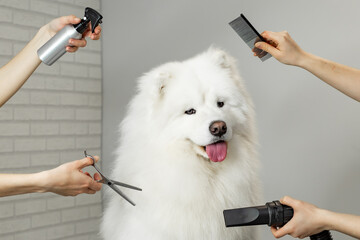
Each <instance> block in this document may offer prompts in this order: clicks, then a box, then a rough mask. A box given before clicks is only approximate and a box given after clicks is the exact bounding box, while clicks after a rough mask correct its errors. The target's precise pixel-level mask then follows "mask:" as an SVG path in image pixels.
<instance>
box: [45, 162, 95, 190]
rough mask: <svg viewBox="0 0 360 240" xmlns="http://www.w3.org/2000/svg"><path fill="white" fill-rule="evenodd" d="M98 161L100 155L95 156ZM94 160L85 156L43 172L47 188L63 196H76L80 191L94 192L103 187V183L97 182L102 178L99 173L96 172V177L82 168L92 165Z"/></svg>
mask: <svg viewBox="0 0 360 240" xmlns="http://www.w3.org/2000/svg"><path fill="white" fill-rule="evenodd" d="M94 158H95V160H96V162H97V161H99V157H98V156H95V157H94ZM92 163H93V160H92V159H90V158H83V159H81V160H77V161H73V162H69V163H65V164H63V165H60V166H59V167H57V168H54V169H51V170H49V171H45V172H43V173H44V174H45V178H44V179H43V181H44V184H45V189H46V191H48V192H53V193H56V194H59V195H63V196H76V195H78V194H80V193H88V194H94V193H95V192H97V191H99V190H100V189H101V186H102V184H101V183H99V182H96V180H101V177H100V175H99V174H98V173H95V174H94V178H92V177H91V175H90V174H89V173H88V172H85V173H84V172H83V171H82V170H81V169H83V168H84V167H87V166H90V165H92Z"/></svg>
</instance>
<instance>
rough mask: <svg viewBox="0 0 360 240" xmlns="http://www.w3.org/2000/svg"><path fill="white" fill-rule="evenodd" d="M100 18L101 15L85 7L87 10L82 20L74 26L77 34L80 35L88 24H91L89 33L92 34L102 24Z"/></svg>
mask: <svg viewBox="0 0 360 240" xmlns="http://www.w3.org/2000/svg"><path fill="white" fill-rule="evenodd" d="M102 18H103V17H102V16H101V14H100V13H98V12H97V11H96V10H94V9H92V8H89V7H87V8H85V14H84V18H83V19H81V22H80V23H78V24H75V25H74V28H75V29H76V31H77V32H79V33H81V34H82V33H84V32H85V30H86V29H87V25H88V23H89V22H91V31H92V32H93V33H94V31H95V28H96V27H97V26H98V25H99V24H100V23H102V21H101V19H102Z"/></svg>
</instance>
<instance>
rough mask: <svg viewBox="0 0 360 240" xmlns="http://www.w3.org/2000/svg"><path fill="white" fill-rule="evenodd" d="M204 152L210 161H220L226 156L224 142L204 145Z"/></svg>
mask: <svg viewBox="0 0 360 240" xmlns="http://www.w3.org/2000/svg"><path fill="white" fill-rule="evenodd" d="M206 153H207V155H208V157H209V158H210V160H211V161H213V162H222V161H224V159H225V158H226V153H227V145H226V142H217V143H213V144H209V145H207V146H206Z"/></svg>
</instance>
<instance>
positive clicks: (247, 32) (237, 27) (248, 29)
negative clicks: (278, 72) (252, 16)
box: [229, 14, 271, 61]
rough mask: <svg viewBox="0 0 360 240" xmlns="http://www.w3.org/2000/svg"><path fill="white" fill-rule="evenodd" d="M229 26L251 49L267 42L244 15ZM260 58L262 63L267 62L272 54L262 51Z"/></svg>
mask: <svg viewBox="0 0 360 240" xmlns="http://www.w3.org/2000/svg"><path fill="white" fill-rule="evenodd" d="M229 25H230V26H231V27H232V28H233V29H234V31H235V32H236V33H237V34H238V35H239V36H240V38H241V39H242V40H243V41H244V42H245V43H246V45H248V46H249V47H250V49H254V48H255V43H257V42H259V41H263V42H266V41H265V39H264V38H263V37H262V36H261V35H260V34H259V33H258V31H256V29H255V28H254V27H253V26H252V25H251V23H250V22H249V21H248V20H247V19H246V17H245V16H244V15H243V14H241V15H240V17H238V18H236V19H234V20H233V21H231V22H230V23H229ZM259 51H261V50H259ZM258 56H259V58H260V60H261V61H265V60H267V59H269V58H271V54H270V53H267V52H265V51H261V52H260V53H259V54H258Z"/></svg>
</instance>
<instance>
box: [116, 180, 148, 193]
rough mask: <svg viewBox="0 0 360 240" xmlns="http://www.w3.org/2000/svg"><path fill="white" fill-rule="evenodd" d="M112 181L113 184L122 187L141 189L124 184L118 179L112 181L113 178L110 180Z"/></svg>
mask: <svg viewBox="0 0 360 240" xmlns="http://www.w3.org/2000/svg"><path fill="white" fill-rule="evenodd" d="M112 182H113V183H114V184H116V185H119V186H122V187H126V188H131V189H134V190H138V191H142V189H141V188H138V187H135V186H132V185H129V184H126V183H122V182H118V181H114V180H112Z"/></svg>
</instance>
